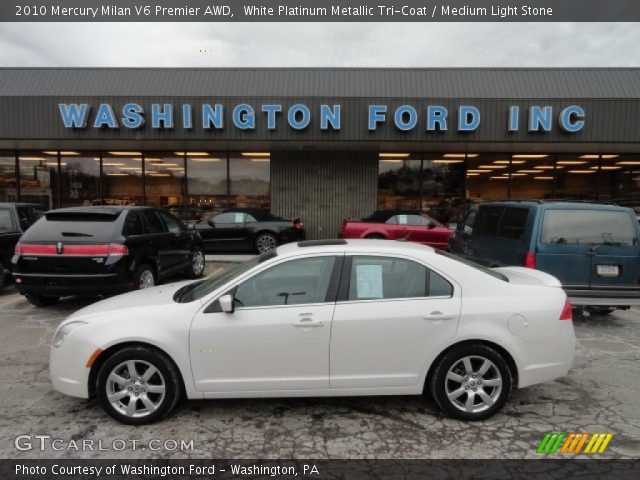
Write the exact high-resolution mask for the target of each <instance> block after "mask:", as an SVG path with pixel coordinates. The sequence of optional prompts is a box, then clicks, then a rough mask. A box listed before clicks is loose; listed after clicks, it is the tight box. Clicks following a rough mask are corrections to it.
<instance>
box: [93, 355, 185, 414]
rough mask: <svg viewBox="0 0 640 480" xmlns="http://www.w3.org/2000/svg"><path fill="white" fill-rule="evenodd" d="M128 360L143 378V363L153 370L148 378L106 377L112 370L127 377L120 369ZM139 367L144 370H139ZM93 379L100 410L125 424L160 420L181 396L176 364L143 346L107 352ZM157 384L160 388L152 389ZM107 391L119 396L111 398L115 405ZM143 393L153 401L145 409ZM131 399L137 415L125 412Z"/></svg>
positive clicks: (144, 371)
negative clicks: (133, 380)
mask: <svg viewBox="0 0 640 480" xmlns="http://www.w3.org/2000/svg"><path fill="white" fill-rule="evenodd" d="M129 362H134V364H135V370H136V371H137V373H138V375H139V377H138V378H143V376H144V374H145V373H146V368H148V367H146V365H150V366H152V367H153V368H155V369H156V371H157V373H154V374H153V375H152V376H151V377H150V379H149V381H148V382H146V381H145V382H142V383H125V384H124V385H121V384H119V383H118V382H114V381H112V380H110V375H111V374H112V373H118V375H119V377H120V378H122V379H123V380H130V377H129V376H125V375H124V372H128V368H127V366H126V365H128V363H129ZM123 364H124V365H125V366H123ZM143 368H145V370H142V369H143ZM96 382H97V383H96V392H97V397H98V400H99V401H100V404H101V405H102V408H103V409H104V411H105V412H106V413H107V414H108V415H109V416H111V417H112V418H114V419H116V420H117V421H119V422H120V423H124V424H127V425H146V424H149V423H153V422H156V421H158V420H161V419H162V418H164V417H166V416H167V415H168V414H170V413H171V412H172V411H173V410H174V408H175V407H176V405H177V404H178V401H179V400H180V398H182V391H183V390H182V381H181V379H180V372H179V371H178V369H177V367H176V366H175V365H174V363H173V362H172V361H171V359H170V358H169V357H168V356H167V355H165V354H164V353H162V352H160V351H158V350H155V349H152V348H147V347H143V346H133V347H126V348H123V349H122V350H119V351H117V352H116V353H114V354H113V355H111V356H110V357H109V358H108V359H107V360H106V361H105V362H104V364H103V365H102V367H100V371H99V372H98V376H97V381H96ZM138 382H139V381H138ZM125 385H126V386H125ZM161 386H164V391H163V393H158V392H157V391H156V390H158V389H159V388H160V387H161ZM150 387H153V388H155V390H154V392H151V391H148V390H150ZM129 388H131V390H130V389H129ZM109 392H111V393H112V395H114V396H115V397H118V396H120V398H119V399H118V400H114V402H115V403H116V404H117V407H116V406H114V404H112V403H111V400H109V396H108V395H109ZM120 392H123V395H120ZM143 395H144V396H145V397H147V398H146V400H147V401H151V402H152V403H153V405H154V408H155V409H154V410H151V411H149V408H148V407H147V406H146V403H145V402H144V401H143ZM131 401H134V402H135V404H134V407H135V408H136V412H137V413H139V416H130V415H127V413H126V412H127V407H128V406H129V405H130V402H131Z"/></svg>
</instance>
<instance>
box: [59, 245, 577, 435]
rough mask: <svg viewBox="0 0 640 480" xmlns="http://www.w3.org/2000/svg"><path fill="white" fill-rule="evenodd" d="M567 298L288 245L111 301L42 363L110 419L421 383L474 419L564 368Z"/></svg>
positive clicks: (489, 279)
mask: <svg viewBox="0 0 640 480" xmlns="http://www.w3.org/2000/svg"><path fill="white" fill-rule="evenodd" d="M574 343H575V336H574V331H573V324H572V321H571V305H570V303H569V301H568V299H567V296H566V295H565V293H564V291H563V290H562V288H561V286H560V283H559V282H558V280H556V279H555V278H554V277H552V276H551V275H548V274H546V273H543V272H539V271H536V270H530V269H525V268H522V267H506V268H499V269H488V268H484V267H480V266H478V265H476V264H473V263H470V262H467V261H465V260H460V259H458V258H456V257H453V256H451V255H450V254H448V253H445V252H441V251H437V250H434V249H433V248H431V247H427V246H423V245H418V244H412V243H402V242H389V241H385V240H325V241H307V242H299V243H296V244H288V245H284V246H281V247H278V248H277V249H276V250H273V251H270V252H267V253H264V254H262V255H260V256H259V257H256V258H254V259H252V260H249V261H247V262H246V263H243V264H240V265H238V266H236V267H234V268H233V269H231V270H229V271H227V272H226V273H225V274H223V275H222V276H219V277H217V278H212V279H207V280H200V281H195V282H190V283H188V282H183V283H175V284H171V285H165V286H160V287H155V288H149V289H145V290H141V291H138V292H132V293H127V294H124V295H121V296H118V297H114V298H110V299H107V300H104V301H101V302H98V303H95V304H93V305H91V306H88V307H86V308H84V309H82V310H79V311H78V312H76V313H74V314H73V315H71V316H70V317H69V318H68V319H67V320H66V321H64V322H63V323H62V324H61V326H60V327H59V328H58V330H57V331H56V333H55V336H54V339H53V344H52V347H51V359H50V373H51V379H52V382H53V385H54V387H55V388H56V389H57V390H59V391H61V392H63V393H65V394H68V395H73V396H76V397H81V398H88V397H91V396H94V395H97V397H98V398H99V400H100V402H101V404H102V405H103V407H104V409H105V410H106V411H107V413H109V414H110V415H111V416H112V417H114V418H116V419H117V420H119V421H121V422H124V423H130V424H143V423H149V422H152V421H154V420H158V419H160V418H162V417H163V416H165V415H167V414H168V413H169V412H170V411H171V410H172V409H173V408H174V406H175V405H176V404H177V402H178V400H179V399H180V397H181V396H183V395H186V397H188V398H190V399H197V398H238V397H276V396H280V397H284V396H338V395H412V394H415V395H420V394H423V393H431V394H432V395H433V397H434V398H435V400H436V401H437V403H438V404H439V405H440V406H441V407H442V408H443V409H444V410H445V411H446V412H447V413H448V414H449V415H451V416H453V417H456V418H460V419H465V420H480V419H484V418H487V417H489V416H491V415H493V414H495V413H496V412H497V411H498V410H500V408H501V407H502V406H503V405H504V403H505V402H506V400H507V397H508V396H509V393H510V391H511V389H512V387H515V386H517V387H526V386H528V385H532V384H535V383H540V382H545V381H548V380H552V379H554V378H557V377H560V376H563V375H565V374H566V373H567V371H568V370H569V368H570V366H571V364H572V361H573V357H574Z"/></svg>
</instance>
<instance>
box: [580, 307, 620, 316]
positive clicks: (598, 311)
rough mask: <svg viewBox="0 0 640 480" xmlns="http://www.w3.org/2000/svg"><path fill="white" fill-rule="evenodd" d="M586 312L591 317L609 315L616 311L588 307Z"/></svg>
mask: <svg viewBox="0 0 640 480" xmlns="http://www.w3.org/2000/svg"><path fill="white" fill-rule="evenodd" d="M587 311H588V312H589V313H591V314H592V315H603V316H604V315H611V314H612V313H613V312H615V311H616V309H615V308H613V307H589V308H587Z"/></svg>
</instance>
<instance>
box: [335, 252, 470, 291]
mask: <svg viewBox="0 0 640 480" xmlns="http://www.w3.org/2000/svg"><path fill="white" fill-rule="evenodd" d="M354 257H381V258H384V259H388V258H392V259H398V260H406V261H410V262H414V263H417V264H418V265H421V266H423V267H425V268H426V269H427V273H429V272H431V271H433V272H435V273H437V274H438V275H440V276H441V277H442V278H443V279H444V280H446V281H447V282H449V284H450V285H451V288H452V290H451V295H433V296H428V295H425V296H422V297H400V298H371V299H354V300H350V299H349V288H350V286H351V269H352V267H353V258H354ZM429 276H430V275H427V280H426V281H427V282H428V281H429V279H428V278H429ZM459 296H460V286H459V285H458V283H457V282H456V281H455V280H454V279H452V278H451V277H450V276H449V275H447V274H445V273H443V272H442V271H441V270H438V269H437V268H434V267H432V266H431V265H429V264H428V263H425V262H424V261H422V260H419V259H417V258H415V257H411V256H407V255H402V254H397V253H367V252H357V253H356V252H350V253H346V254H345V259H344V265H343V267H342V275H341V276H340V285H339V287H338V297H337V300H336V304H343V303H349V304H353V303H370V302H405V301H410V300H443V299H452V298H457V297H459Z"/></svg>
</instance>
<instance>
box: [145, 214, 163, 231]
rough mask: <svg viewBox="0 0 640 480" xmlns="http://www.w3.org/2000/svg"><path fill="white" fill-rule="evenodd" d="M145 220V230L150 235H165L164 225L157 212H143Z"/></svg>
mask: <svg viewBox="0 0 640 480" xmlns="http://www.w3.org/2000/svg"><path fill="white" fill-rule="evenodd" d="M142 216H143V217H144V220H145V230H146V231H147V232H148V233H163V232H164V231H165V228H164V224H163V223H162V221H161V220H160V217H158V215H157V214H156V212H155V210H151V209H146V210H143V211H142Z"/></svg>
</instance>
